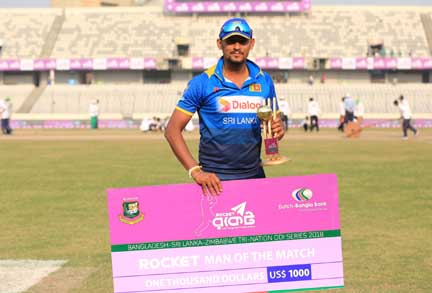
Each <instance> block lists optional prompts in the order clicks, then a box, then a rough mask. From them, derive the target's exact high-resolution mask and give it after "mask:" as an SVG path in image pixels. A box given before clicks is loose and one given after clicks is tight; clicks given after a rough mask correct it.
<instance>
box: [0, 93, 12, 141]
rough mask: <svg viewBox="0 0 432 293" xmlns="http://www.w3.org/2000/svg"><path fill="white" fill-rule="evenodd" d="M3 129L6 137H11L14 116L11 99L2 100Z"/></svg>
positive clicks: (0, 101)
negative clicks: (11, 123) (11, 120)
mask: <svg viewBox="0 0 432 293" xmlns="http://www.w3.org/2000/svg"><path fill="white" fill-rule="evenodd" d="M0 115H1V128H2V133H3V134H4V135H11V134H12V128H11V127H10V118H11V116H12V103H11V100H10V98H9V97H6V98H5V99H4V100H0Z"/></svg>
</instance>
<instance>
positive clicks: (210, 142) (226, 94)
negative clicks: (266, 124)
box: [165, 18, 285, 195]
mask: <svg viewBox="0 0 432 293" xmlns="http://www.w3.org/2000/svg"><path fill="white" fill-rule="evenodd" d="M254 45H255V39H254V38H253V33H252V29H251V27H250V26H249V24H248V23H247V22H246V20H245V19H243V18H232V19H229V20H228V21H226V22H225V23H224V24H223V25H222V27H221V29H220V32H219V38H218V39H217V46H218V48H219V49H220V50H221V51H222V57H221V58H220V59H219V61H218V62H217V64H216V65H214V66H212V67H210V68H209V69H207V70H206V71H205V72H203V73H201V74H199V75H197V76H195V77H194V78H193V79H192V80H190V81H189V83H188V86H187V88H186V90H185V91H184V93H183V95H182V97H181V98H180V100H179V102H178V104H177V107H176V108H175V110H174V112H173V114H172V116H171V119H170V121H169V123H168V125H167V129H166V132H165V137H166V139H167V141H168V143H169V145H170V147H171V149H172V151H173V153H174V154H175V156H176V157H177V159H178V160H179V161H180V163H181V164H182V165H183V167H184V168H185V169H186V170H188V173H189V176H190V177H191V178H192V179H193V180H194V181H195V182H196V183H197V184H199V185H200V186H201V188H202V190H203V193H204V194H206V195H208V194H211V195H218V194H220V193H221V192H222V183H221V181H224V180H238V179H251V178H264V177H265V173H264V170H263V168H262V166H261V159H260V154H261V141H262V137H261V123H260V120H259V119H258V117H257V108H258V107H259V106H261V105H262V104H264V101H265V100H266V99H271V100H276V99H273V98H274V97H276V92H275V87H274V84H273V80H272V78H271V77H270V75H269V74H268V73H266V72H264V71H262V70H261V68H260V67H259V66H258V65H257V64H255V63H254V62H252V61H251V60H249V59H248V58H247V57H248V55H249V52H250V51H251V50H252V49H253V47H254ZM239 105H240V106H239ZM274 106H275V108H276V109H277V110H278V107H277V103H276V104H275V105H274ZM195 112H198V116H199V126H200V143H199V161H198V162H197V161H196V160H195V159H194V158H193V156H192V154H191V153H190V150H189V148H188V146H187V145H186V143H185V140H184V137H183V135H182V130H183V129H184V128H185V126H186V124H187V123H188V122H189V120H190V119H191V118H192V116H193V114H194V113H195ZM270 123H271V129H272V133H274V134H275V137H276V138H277V139H279V140H280V139H282V137H283V136H284V134H285V130H284V128H283V125H282V121H281V119H280V113H279V112H278V114H277V115H276V118H275V119H272V120H271V121H270Z"/></svg>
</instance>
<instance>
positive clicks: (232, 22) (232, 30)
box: [219, 18, 252, 40]
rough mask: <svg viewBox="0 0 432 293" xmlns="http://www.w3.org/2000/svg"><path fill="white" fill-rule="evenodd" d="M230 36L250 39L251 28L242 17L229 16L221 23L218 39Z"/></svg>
mask: <svg viewBox="0 0 432 293" xmlns="http://www.w3.org/2000/svg"><path fill="white" fill-rule="evenodd" d="M231 36H242V37H243V38H246V39H252V29H251V27H250V26H249V24H248V23H247V22H246V20H244V19H243V18H231V19H229V20H227V21H226V22H225V23H224V24H223V25H222V27H221V30H220V33H219V39H221V40H225V39H227V38H229V37H231Z"/></svg>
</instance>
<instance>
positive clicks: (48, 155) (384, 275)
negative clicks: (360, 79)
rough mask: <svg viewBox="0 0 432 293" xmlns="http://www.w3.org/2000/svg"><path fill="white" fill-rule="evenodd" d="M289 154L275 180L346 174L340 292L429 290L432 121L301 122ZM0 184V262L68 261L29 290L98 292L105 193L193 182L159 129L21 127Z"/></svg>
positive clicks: (3, 162) (2, 156)
mask: <svg viewBox="0 0 432 293" xmlns="http://www.w3.org/2000/svg"><path fill="white" fill-rule="evenodd" d="M197 137H198V136H197V134H196V133H195V134H187V138H188V143H189V144H190V146H191V149H192V151H193V153H194V154H196V153H197V142H198V139H197ZM281 153H282V154H284V155H286V156H288V157H290V158H292V162H290V163H288V164H285V165H281V166H275V167H270V168H267V169H266V173H267V176H268V177H277V176H290V175H306V174H319V173H335V174H337V176H338V179H339V190H340V193H339V198H340V207H341V231H342V239H343V257H344V274H345V289H341V291H348V292H432V282H431V280H432V212H431V211H432V194H431V189H432V129H422V130H421V134H420V136H419V137H415V138H414V137H410V139H409V140H408V141H403V140H401V131H400V129H391V130H390V129H389V130H382V129H381V130H379V129H378V130H377V129H366V130H365V131H364V132H363V134H362V137H361V138H360V139H346V138H343V137H342V135H341V134H340V133H338V132H337V131H336V130H329V129H324V130H322V131H321V132H320V133H307V134H305V133H303V132H302V131H300V130H299V129H293V130H290V131H289V132H288V134H287V136H286V138H285V139H284V141H283V142H282V144H281ZM0 182H1V187H0V201H1V205H0V206H1V212H0V227H1V230H0V247H1V249H0V260H28V259H32V260H67V263H66V264H65V265H64V266H63V267H62V268H61V269H60V270H58V271H56V272H54V273H52V274H50V275H49V276H48V277H46V278H44V279H42V281H41V282H39V283H37V284H36V285H34V286H33V287H32V288H31V289H30V290H29V291H28V292H35V293H39V292H75V293H77V292H79V293H87V292H88V293H90V292H91V293H94V292H112V278H111V256H110V243H109V229H108V218H107V201H106V189H107V188H109V187H130V186H143V185H159V184H168V183H185V182H191V181H190V180H189V179H188V176H187V173H186V172H185V171H184V170H183V168H182V167H181V166H180V165H179V163H178V162H177V161H176V159H175V158H174V156H173V155H172V153H171V150H170V149H169V147H168V145H167V143H166V142H165V140H164V139H163V136H162V135H161V134H143V133H139V132H138V131H136V130H97V131H90V130H17V131H16V133H15V135H13V136H12V137H4V136H3V137H0ZM19 281H20V278H19V276H18V277H17V282H19ZM0 282H1V276H0ZM0 291H1V290H0Z"/></svg>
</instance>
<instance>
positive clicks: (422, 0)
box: [0, 0, 432, 7]
mask: <svg viewBox="0 0 432 293" xmlns="http://www.w3.org/2000/svg"><path fill="white" fill-rule="evenodd" d="M255 1H256V0H255ZM258 1H259V0H258ZM311 1H312V6H313V5H314V4H316V5H325V4H329V5H330V4H338V5H343V4H349V5H411V6H416V5H430V6H432V0H311ZM50 3H51V1H50V0H0V7H49V6H50Z"/></svg>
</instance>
